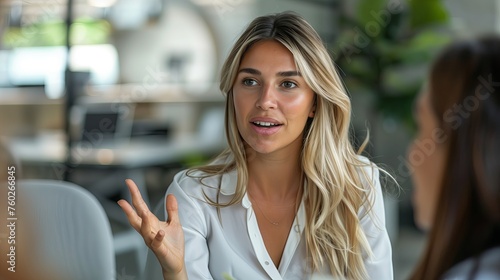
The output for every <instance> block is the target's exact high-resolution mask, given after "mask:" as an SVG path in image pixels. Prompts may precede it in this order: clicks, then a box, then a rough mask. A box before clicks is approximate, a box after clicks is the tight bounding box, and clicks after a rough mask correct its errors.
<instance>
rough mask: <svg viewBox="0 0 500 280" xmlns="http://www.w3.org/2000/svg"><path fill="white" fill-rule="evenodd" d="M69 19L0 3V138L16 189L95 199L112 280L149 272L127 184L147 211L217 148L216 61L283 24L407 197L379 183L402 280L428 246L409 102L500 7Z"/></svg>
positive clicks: (277, 4)
mask: <svg viewBox="0 0 500 280" xmlns="http://www.w3.org/2000/svg"><path fill="white" fill-rule="evenodd" d="M70 8H71V9H70V10H71V11H72V13H71V17H70V18H68V3H67V2H66V1H59V0H31V1H21V0H0V128H1V130H0V135H1V136H2V138H3V139H4V141H6V143H8V148H9V149H10V150H11V151H12V152H13V153H14V155H15V157H16V158H17V160H18V161H19V162H20V163H21V166H22V177H23V178H37V179H56V180H68V181H71V182H74V183H76V184H79V185H81V186H83V187H84V188H86V189H88V190H90V191H91V192H92V193H93V194H95V195H96V197H98V199H99V201H100V202H101V203H102V205H103V207H104V209H105V210H106V213H107V215H108V216H109V219H110V222H111V226H112V231H113V236H114V240H115V250H116V275H117V279H139V275H140V273H141V269H142V268H143V266H144V262H145V249H144V248H145V247H144V245H143V244H142V243H141V242H142V241H141V240H140V239H137V237H138V235H137V234H135V233H134V232H133V230H131V229H130V228H129V227H128V225H127V223H126V221H125V217H124V215H123V214H122V213H121V210H120V209H118V207H117V205H116V204H115V203H114V201H116V200H118V199H119V198H121V197H126V196H127V194H126V190H125V184H124V179H125V178H133V179H135V180H136V182H137V183H138V184H139V185H140V186H141V187H142V188H143V191H144V193H145V194H147V195H146V199H147V202H148V203H149V204H150V206H151V207H154V206H156V205H157V204H158V202H159V201H161V199H162V198H163V194H164V192H165V190H166V188H167V187H168V185H169V183H170V180H171V178H172V176H173V174H175V173H176V172H177V171H179V170H180V169H183V168H186V167H188V166H191V165H194V164H198V163H202V162H205V161H207V160H208V159H210V158H211V157H212V156H214V155H216V154H217V153H218V152H220V151H221V150H222V149H223V148H224V145H225V138H224V131H223V108H224V98H223V96H222V95H221V93H220V92H219V90H218V85H217V81H218V77H219V69H220V67H221V64H222V62H223V60H224V57H225V56H226V54H227V52H228V50H229V48H230V47H231V46H232V44H233V42H234V41H235V39H236V37H237V36H238V35H239V34H240V32H242V30H243V29H244V27H245V26H246V25H247V24H248V23H249V22H250V21H251V20H252V19H253V18H254V17H256V16H259V15H264V14H268V13H274V12H280V11H286V10H291V11H296V12H298V13H299V14H301V15H302V16H304V17H305V18H306V19H307V20H308V21H309V22H310V23H311V24H312V25H313V26H314V27H315V28H316V30H317V31H318V32H319V34H320V35H321V36H322V38H323V40H324V42H325V44H326V45H327V47H328V48H329V50H330V51H331V53H332V57H333V58H334V60H335V62H336V64H337V65H338V66H339V70H340V73H341V75H342V78H343V79H344V81H345V84H346V87H347V89H348V91H349V94H350V96H351V97H352V101H353V109H354V110H353V127H352V129H353V133H354V134H355V136H356V137H355V144H356V145H358V144H359V143H361V142H362V140H363V139H364V137H365V136H366V134H367V131H368V130H369V131H370V139H371V144H370V145H369V146H368V148H367V151H366V153H367V155H369V156H370V158H371V159H372V160H373V161H375V162H376V163H377V164H379V165H381V166H383V167H385V168H386V169H387V170H388V171H389V173H391V174H392V175H393V176H394V177H395V178H396V179H397V180H398V182H399V184H400V186H401V189H399V188H398V187H396V186H394V184H390V180H386V181H387V187H386V188H387V194H386V214H387V225H388V230H389V233H390V237H391V239H392V244H393V247H394V265H395V276H396V279H405V278H406V277H407V276H408V273H409V272H410V271H411V269H412V268H413V266H414V265H415V261H416V260H417V258H418V257H419V255H420V253H421V250H422V246H423V245H424V243H425V235H424V234H423V233H422V232H420V231H419V230H418V229H417V228H416V227H415V224H414V222H413V217H412V208H411V180H410V175H411V169H410V168H408V167H407V166H406V165H405V156H406V146H407V145H408V143H409V142H410V141H411V138H412V134H413V133H414V131H415V125H414V123H413V120H412V102H413V99H414V97H415V95H416V94H417V93H418V91H419V90H420V88H421V86H422V85H423V83H424V82H425V77H426V71H427V68H428V66H429V62H430V61H432V58H433V56H434V55H435V54H436V52H437V51H439V50H440V49H441V48H442V47H443V46H444V45H445V44H447V43H449V42H450V41H452V40H454V39H457V38H460V37H467V36H475V35H478V34H483V33H489V32H500V1H498V0H480V1H474V2H472V1H466V0H443V1H436V0H429V1H417V0H414V1H410V0H387V1H385V0H356V1H353V0H350V1H347V0H311V1H299V0H271V1H269V0H141V1H139V0H73V1H72V5H71V6H70ZM68 22H71V28H70V32H69V34H70V40H69V41H68V40H67V39H66V38H67V36H66V34H67V32H66V30H67V28H66V26H67V24H68ZM68 44H69V45H70V46H71V48H70V50H71V51H70V52H68V49H69V48H68ZM69 80H70V82H69V83H66V82H65V81H69ZM68 85H70V86H68ZM68 92H69V93H70V94H68ZM422 149H424V148H422ZM68 151H69V152H68Z"/></svg>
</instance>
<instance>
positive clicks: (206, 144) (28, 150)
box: [7, 133, 226, 220]
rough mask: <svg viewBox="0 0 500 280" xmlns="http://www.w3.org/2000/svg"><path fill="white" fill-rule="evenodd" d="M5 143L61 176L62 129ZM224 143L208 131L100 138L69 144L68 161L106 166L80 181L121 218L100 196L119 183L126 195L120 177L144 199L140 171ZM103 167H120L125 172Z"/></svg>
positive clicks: (76, 165) (27, 159) (25, 159)
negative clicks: (95, 175) (130, 182)
mask: <svg viewBox="0 0 500 280" xmlns="http://www.w3.org/2000/svg"><path fill="white" fill-rule="evenodd" d="M7 145H8V146H9V148H10V150H11V151H12V153H13V155H14V157H16V158H17V159H18V160H19V161H20V162H21V163H22V164H23V165H41V166H46V167H49V168H51V170H52V171H53V172H54V173H55V175H56V178H57V179H59V180H61V179H62V175H63V172H64V168H65V166H64V163H65V162H64V161H65V157H66V151H67V148H66V146H65V137H64V135H63V134H62V133H48V134H42V135H39V136H37V137H32V138H11V139H8V141H7ZM225 146H226V141H225V139H224V134H212V135H211V137H207V135H202V134H201V133H193V134H185V135H178V136H176V137H172V138H164V137H162V138H158V137H145V138H131V139H129V140H127V141H113V142H102V143H99V145H92V144H91V143H78V144H75V145H74V147H73V148H72V154H73V157H72V158H73V161H72V165H73V169H74V170H78V169H101V170H106V173H105V174H106V175H105V176H102V177H98V178H85V179H87V180H88V179H92V180H93V183H92V184H89V185H85V184H82V185H83V186H84V187H86V188H87V189H89V190H90V191H91V192H93V193H94V194H96V196H97V197H98V199H99V200H100V201H101V203H103V206H105V208H106V211H107V212H108V214H109V215H110V216H112V217H114V218H116V219H119V220H122V219H123V218H124V215H123V213H122V211H121V209H118V207H117V205H116V203H115V202H114V201H109V199H108V200H106V199H103V198H102V196H103V195H107V194H109V193H110V192H112V191H114V190H116V187H113V186H120V188H122V190H123V197H125V198H128V199H130V197H129V196H128V191H126V188H125V184H124V182H123V179H124V178H131V179H133V180H134V181H135V182H136V183H137V185H138V186H139V187H140V188H141V193H142V194H143V196H144V198H145V201H146V202H147V203H148V202H149V199H148V197H147V191H146V189H145V185H146V183H145V179H144V171H145V170H146V169H147V168H150V167H154V166H165V165H169V164H176V163H179V162H181V161H182V160H183V159H184V158H185V157H186V156H188V155H192V154H202V155H213V154H216V153H218V152H220V151H222V149H224V148H225ZM107 170H110V171H116V170H119V171H124V173H125V174H123V173H122V172H120V173H119V172H109V171H107ZM87 177H88V176H87ZM76 183H77V184H78V183H79V182H76ZM129 201H130V200H129ZM148 204H149V203H148Z"/></svg>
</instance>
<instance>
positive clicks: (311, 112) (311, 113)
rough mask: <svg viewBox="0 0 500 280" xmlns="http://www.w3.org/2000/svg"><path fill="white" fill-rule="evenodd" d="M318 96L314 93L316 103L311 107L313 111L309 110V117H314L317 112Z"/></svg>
mask: <svg viewBox="0 0 500 280" xmlns="http://www.w3.org/2000/svg"><path fill="white" fill-rule="evenodd" d="M316 98H317V96H316V95H314V104H313V105H312V107H311V111H309V115H308V117H309V118H314V114H315V113H316Z"/></svg>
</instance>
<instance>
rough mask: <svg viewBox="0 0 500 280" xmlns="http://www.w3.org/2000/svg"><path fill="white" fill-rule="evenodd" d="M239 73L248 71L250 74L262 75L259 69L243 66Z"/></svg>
mask: <svg viewBox="0 0 500 280" xmlns="http://www.w3.org/2000/svg"><path fill="white" fill-rule="evenodd" d="M238 73H248V74H253V75H261V74H262V73H261V72H260V71H259V70H257V69H253V68H242V69H240V70H239V71H238Z"/></svg>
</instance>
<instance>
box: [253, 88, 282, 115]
mask: <svg viewBox="0 0 500 280" xmlns="http://www.w3.org/2000/svg"><path fill="white" fill-rule="evenodd" d="M276 104H277V102H276V88H275V87H274V86H273V85H264V86H263V87H262V89H261V91H260V94H259V99H258V100H257V102H256V104H255V105H256V106H257V108H259V109H262V110H265V111H267V110H269V109H276V107H277V105H276Z"/></svg>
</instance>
